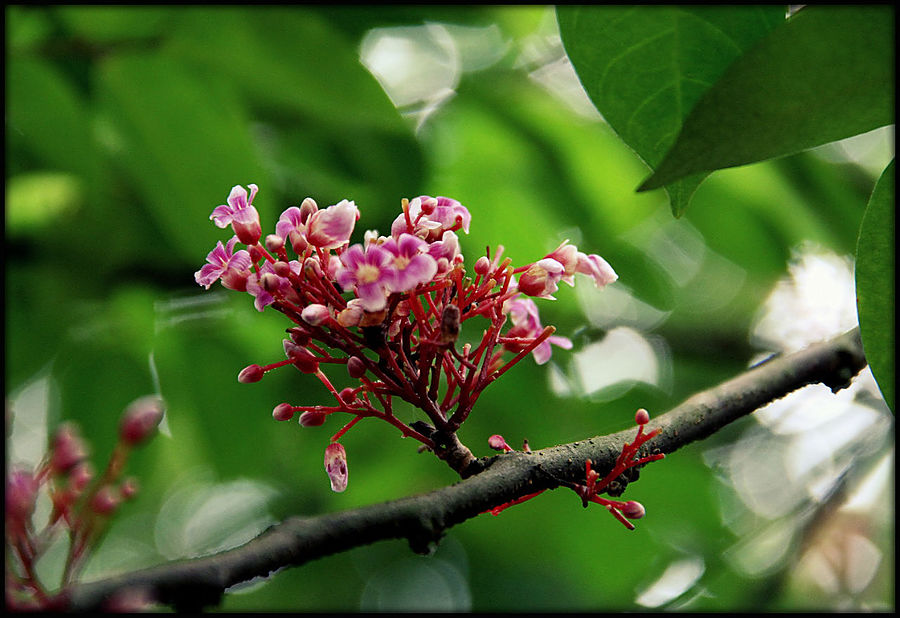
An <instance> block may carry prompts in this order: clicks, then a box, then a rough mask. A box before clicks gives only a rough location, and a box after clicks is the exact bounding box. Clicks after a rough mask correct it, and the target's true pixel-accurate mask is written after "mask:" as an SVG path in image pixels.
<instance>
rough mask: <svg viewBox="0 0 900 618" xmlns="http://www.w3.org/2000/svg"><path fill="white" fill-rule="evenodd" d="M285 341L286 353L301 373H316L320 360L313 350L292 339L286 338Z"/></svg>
mask: <svg viewBox="0 0 900 618" xmlns="http://www.w3.org/2000/svg"><path fill="white" fill-rule="evenodd" d="M283 343H284V353H285V354H286V355H287V357H288V358H289V359H291V362H292V363H293V364H294V367H296V368H297V369H299V370H300V371H301V373H315V372H317V371H318V370H319V360H318V359H317V358H316V357H315V356H314V355H313V354H312V352H310V351H309V350H307V349H306V348H304V347H303V346H299V345H297V344H296V343H294V342H293V341H291V340H290V339H285V340H284V342H283Z"/></svg>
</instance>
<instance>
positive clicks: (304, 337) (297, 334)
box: [287, 326, 310, 346]
mask: <svg viewBox="0 0 900 618" xmlns="http://www.w3.org/2000/svg"><path fill="white" fill-rule="evenodd" d="M287 332H288V334H289V335H290V336H291V341H293V342H294V343H296V344H297V345H303V346H305V345H306V344H307V343H309V339H310V337H309V333H308V332H306V331H305V330H303V329H302V328H300V327H299V326H293V327H291V328H289V329H287Z"/></svg>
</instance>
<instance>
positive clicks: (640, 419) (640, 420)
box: [634, 408, 650, 425]
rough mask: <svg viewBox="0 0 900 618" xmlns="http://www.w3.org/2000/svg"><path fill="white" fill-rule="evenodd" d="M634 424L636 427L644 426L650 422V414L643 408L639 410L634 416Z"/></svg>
mask: <svg viewBox="0 0 900 618" xmlns="http://www.w3.org/2000/svg"><path fill="white" fill-rule="evenodd" d="M634 422H635V423H637V424H638V425H646V424H647V423H649V422H650V413H649V412H647V411H646V410H645V409H644V408H641V409H640V410H638V411H637V413H636V414H635V415H634Z"/></svg>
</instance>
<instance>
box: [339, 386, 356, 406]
mask: <svg viewBox="0 0 900 618" xmlns="http://www.w3.org/2000/svg"><path fill="white" fill-rule="evenodd" d="M338 396H339V397H340V398H341V401H343V402H344V403H346V404H351V403H353V402H354V401H356V392H355V391H354V389H352V388H350V387H349V386H348V387H347V388H343V389H341V392H340V393H338Z"/></svg>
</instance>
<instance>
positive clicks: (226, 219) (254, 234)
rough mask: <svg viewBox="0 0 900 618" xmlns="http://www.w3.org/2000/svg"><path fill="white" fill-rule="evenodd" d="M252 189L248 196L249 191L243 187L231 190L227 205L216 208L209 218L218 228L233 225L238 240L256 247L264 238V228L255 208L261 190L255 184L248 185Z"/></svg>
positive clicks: (238, 186)
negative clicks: (257, 193)
mask: <svg viewBox="0 0 900 618" xmlns="http://www.w3.org/2000/svg"><path fill="white" fill-rule="evenodd" d="M247 186H248V187H250V195H249V197H248V196H247V190H246V189H244V187H242V186H241V185H235V186H234V187H232V188H231V193H230V194H229V195H228V200H227V202H228V203H227V204H222V205H221V206H216V207H215V208H214V209H213V211H212V214H211V215H209V218H210V219H212V220H213V222H214V223H215V224H216V225H217V226H218V227H222V228H224V227H227V226H228V225H229V224H231V227H232V228H234V233H235V234H236V235H237V237H238V239H239V240H240V241H241V242H242V243H244V244H245V245H255V244H256V243H257V242H259V238H260V236H262V227H261V226H260V224H259V213H258V212H257V211H256V208H255V207H254V206H253V198H254V197H255V196H256V192H257V191H258V190H259V187H257V186H256V185H254V184H249V185H247Z"/></svg>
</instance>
